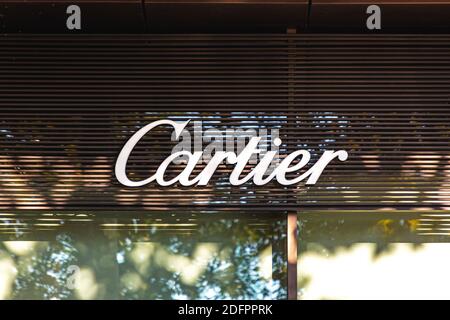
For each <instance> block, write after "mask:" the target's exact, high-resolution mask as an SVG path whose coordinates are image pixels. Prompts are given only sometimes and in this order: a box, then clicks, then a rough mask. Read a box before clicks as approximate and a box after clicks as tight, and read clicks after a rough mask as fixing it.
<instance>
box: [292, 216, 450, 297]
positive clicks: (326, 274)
mask: <svg viewBox="0 0 450 320" xmlns="http://www.w3.org/2000/svg"><path fill="white" fill-rule="evenodd" d="M298 217H299V234H300V237H299V247H298V248H299V249H298V298H299V299H449V298H450V291H449V290H448V288H449V286H450V274H449V272H448V270H450V260H449V259H448V257H449V256H450V237H449V236H450V228H449V221H450V219H449V218H450V211H445V210H431V209H422V210H418V209H417V210H394V209H389V208H387V209H384V210H381V209H380V210H347V211H346V210H328V211H324V210H322V211H320V210H317V211H308V212H302V213H300V214H299V215H298Z"/></svg>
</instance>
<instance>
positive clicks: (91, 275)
mask: <svg viewBox="0 0 450 320" xmlns="http://www.w3.org/2000/svg"><path fill="white" fill-rule="evenodd" d="M449 40H450V39H449V37H448V36H447V35H445V34H441V35H421V36H419V35H413V34H401V35H400V34H379V35H366V34H353V35H336V34H334V35H326V34H300V33H286V34H269V33H263V34H208V35H194V34H191V33H190V34H150V35H149V34H134V35H131V36H130V35H70V36H67V35H43V34H41V35H38V34H33V35H20V34H10V35H8V36H5V37H2V38H1V39H0V47H1V65H0V68H1V73H0V92H1V93H0V122H1V127H0V144H1V146H2V147H1V149H2V152H1V154H0V176H1V179H0V210H1V211H0V270H1V272H0V284H1V285H0V298H2V299H21V298H25V299H287V298H291V299H296V298H299V299H301V298H305V299H308V298H311V299H314V298H341V297H344V298H345V297H352V294H351V290H361V288H360V287H354V288H353V289H351V286H350V285H349V287H350V289H348V290H347V289H345V288H344V287H345V282H344V281H347V284H349V283H350V282H352V281H353V282H357V281H358V282H359V281H363V279H364V278H365V277H366V276H367V277H369V276H370V277H374V278H376V279H382V278H383V275H384V276H385V277H386V270H388V269H389V268H390V267H387V266H388V265H389V266H392V265H395V264H396V263H397V265H398V261H397V260H395V259H397V258H399V257H401V255H402V254H405V252H408V255H407V257H409V258H411V257H417V259H419V258H420V257H422V258H420V259H419V260H420V261H422V263H429V264H430V265H422V269H421V270H422V272H424V273H428V272H431V269H429V268H431V267H432V265H436V264H439V263H440V262H444V261H439V259H437V260H436V257H437V256H439V255H441V254H442V255H445V254H446V253H449V251H450V249H449V246H448V243H449V238H448V236H449V232H448V230H449V229H448V217H449V215H450V209H449V208H450V192H449V190H450V189H449V188H450V180H449V179H450V178H449V174H450V173H449V172H450V145H449V133H450V127H449V121H448V120H449V118H450V108H449V95H448V90H449V86H450V69H449V66H450V58H449V57H450V46H449V43H450V42H449ZM162 119H168V120H172V121H176V122H184V121H188V120H189V124H188V125H187V127H186V128H188V129H189V130H194V129H195V128H194V126H195V124H196V123H198V122H199V121H201V124H202V129H201V132H203V133H204V135H203V136H202V137H200V141H199V140H197V142H200V145H201V148H202V150H203V151H204V150H205V149H207V148H208V146H209V147H211V143H216V144H223V145H224V146H225V145H226V142H227V141H228V140H227V139H228V136H226V132H227V130H234V131H233V132H237V136H235V137H244V140H243V141H244V142H245V143H247V142H248V139H247V138H248V136H246V134H247V133H248V132H261V131H262V132H263V133H264V134H263V137H264V138H265V140H264V139H263V141H262V142H261V144H263V145H266V146H273V145H272V143H273V141H274V140H273V139H274V137H275V134H276V137H278V138H279V139H281V141H282V143H281V145H280V146H279V149H278V150H279V154H280V155H281V158H284V157H286V156H287V155H288V154H290V153H292V152H294V151H295V150H307V151H308V152H309V153H310V155H311V161H310V163H308V165H307V166H306V167H305V168H306V169H307V168H310V167H311V166H312V165H313V164H314V163H315V162H317V161H318V160H319V158H320V157H321V155H322V154H323V153H324V152H325V151H326V150H335V151H337V150H345V151H346V152H347V153H348V158H347V159H346V160H345V161H337V160H336V161H331V162H330V163H329V164H328V165H327V166H326V168H325V169H324V170H323V172H322V174H321V175H320V178H319V179H318V181H317V183H315V184H312V185H308V184H306V181H305V180H302V181H299V182H298V183H295V184H292V185H283V184H282V183H279V181H276V180H272V181H269V182H267V183H265V184H264V185H256V184H255V183H254V181H253V180H250V181H247V182H245V183H242V184H239V185H233V184H232V183H230V179H229V176H230V173H231V171H232V169H233V168H232V166H230V165H229V164H225V163H222V164H221V165H219V166H218V167H217V169H216V170H215V171H214V174H213V175H212V176H211V179H210V180H209V181H208V183H207V184H205V185H191V186H184V185H181V184H180V183H179V182H175V183H173V184H171V185H168V186H161V185H159V184H158V183H155V182H154V181H153V182H151V183H149V184H146V185H143V186H139V187H127V186H124V185H123V184H121V183H120V182H119V181H118V179H117V176H116V175H115V171H114V170H115V166H116V165H117V158H118V156H119V153H120V151H121V150H122V148H123V147H124V145H125V144H126V142H127V141H129V139H130V137H132V136H133V134H135V133H136V132H137V131H138V130H140V129H142V128H143V127H145V126H146V125H148V124H150V123H152V122H154V121H158V120H162ZM172 131H173V128H170V127H168V126H160V127H157V128H155V129H153V130H152V132H151V133H149V134H147V135H145V136H144V137H143V138H142V139H141V140H140V141H139V143H138V144H137V145H136V146H135V148H134V149H133V152H132V154H131V155H130V158H129V159H128V163H127V174H128V177H129V178H130V180H133V181H139V180H143V179H146V178H148V177H149V176H150V175H152V174H153V173H154V172H155V171H156V170H157V168H158V167H159V165H160V164H161V163H162V162H163V161H164V159H166V158H167V157H168V156H169V155H170V154H171V152H172V151H173V148H174V146H175V145H176V143H177V142H174V141H173V139H171V138H172ZM223 133H224V134H223ZM222 134H223V135H222ZM246 139H247V140H246ZM236 141H237V140H236ZM192 142H193V143H194V141H192ZM232 143H235V141H234V140H233V141H232ZM236 143H237V142H236ZM269 149H270V147H269ZM205 165H206V163H205V164H201V165H199V166H197V167H195V168H194V169H193V175H197V174H199V173H200V172H201V170H202V169H203V168H204V167H205ZM184 167H185V163H179V164H176V165H172V166H170V168H168V169H167V170H166V172H165V174H166V178H167V179H170V178H173V177H176V176H177V175H178V174H179V173H180V172H181V171H182V170H183V168H184ZM251 169H252V166H251V165H250V166H246V167H245V169H244V170H243V174H248V173H249V172H250V171H251ZM303 172H304V171H303ZM301 173H302V172H292V173H289V174H288V176H289V177H290V178H295V177H297V176H298V175H299V174H301ZM430 250H431V251H433V250H434V251H433V252H435V253H436V254H435V256H434V257H435V258H434V259H435V260H428V261H427V262H424V259H425V258H423V257H425V256H426V255H425V253H426V252H430ZM389 254H391V257H389ZM358 255H359V257H360V258H359V260H357V261H358V262H355V261H356V260H352V259H353V258H354V257H356V256H358ZM361 255H362V256H363V258H361ZM366 255H369V256H370V257H366ZM366 258H367V261H369V262H367V265H362V264H360V262H361V261H366V260H364V259H366ZM376 259H381V260H379V261H382V264H383V267H379V266H378V265H377V266H376V267H375V264H376V263H375V262H374V261H375V260H376ZM383 259H385V260H383ZM386 259H387V260H386ZM389 259H390V260H389ZM399 259H400V258H399ZM415 259H416V258H411V259H410V260H408V263H409V265H407V266H401V268H408V269H409V270H410V271H409V272H411V273H410V274H415V275H417V276H418V277H421V276H422V275H420V274H418V273H417V272H419V271H418V270H419V269H415V266H414V265H413V264H414V261H416V260H415ZM419 260H417V261H419ZM425 260H426V259H425ZM383 261H384V262H383ZM386 261H390V262H386ZM444 267H445V265H441V268H444ZM352 268H354V269H352ZM364 268H366V269H364ZM380 268H381V269H380ZM383 268H387V269H383ZM401 268H400V267H399V269H398V270H392V269H390V271H389V274H390V275H391V277H390V278H389V281H390V282H389V283H385V284H383V283H378V284H375V283H373V282H370V283H366V284H365V285H366V290H367V294H368V295H370V294H371V295H372V296H374V297H377V294H380V295H381V293H380V292H379V291H377V290H381V289H380V288H382V287H383V286H385V287H390V286H392V287H400V286H402V287H403V289H404V290H403V291H397V293H398V296H401V295H402V294H404V292H405V291H407V287H408V285H409V284H408V283H407V282H404V279H403V280H402V279H400V278H401V275H402V273H404V272H406V271H405V270H403V271H402V270H401ZM438 269H439V268H438ZM439 270H440V269H439ZM361 273H362V274H361ZM394 274H395V276H394ZM406 274H407V275H409V273H407V272H406ZM407 275H405V277H406V276H407ZM352 277H353V278H352ZM359 277H360V278H359ZM436 277H437V278H439V277H440V278H441V280H442V281H443V283H447V282H446V281H447V280H446V278H445V275H444V274H443V273H439V272H437V274H436ZM339 279H341V280H342V282H339ZM395 279H396V280H395ZM381 281H382V280H381ZM386 281H388V280H386ZM395 281H399V282H398V283H396V282H395ZM405 281H406V280H405ZM362 285H364V284H362ZM371 286H372V287H371ZM429 288H430V286H429V285H428V284H423V288H422V289H418V290H416V291H414V290H413V292H415V293H416V296H420V294H421V292H420V290H424V291H423V292H422V293H425V292H426V290H428V289H429ZM349 290H350V291H349ZM394 291H395V290H394ZM349 292H350V293H349ZM360 293H361V292H360ZM369 293H370V294H369ZM384 294H386V293H384ZM362 295H363V296H364V294H362ZM394 295H395V294H394Z"/></svg>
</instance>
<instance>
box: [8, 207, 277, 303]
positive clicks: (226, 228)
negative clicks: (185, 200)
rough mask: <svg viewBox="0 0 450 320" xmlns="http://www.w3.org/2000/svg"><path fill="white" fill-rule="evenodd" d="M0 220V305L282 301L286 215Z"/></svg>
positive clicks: (63, 217) (155, 215) (245, 214)
mask: <svg viewBox="0 0 450 320" xmlns="http://www.w3.org/2000/svg"><path fill="white" fill-rule="evenodd" d="M135 216H136V215H135V214H133V215H130V216H125V217H123V216H120V215H118V214H115V215H114V217H112V216H110V217H99V216H94V215H92V216H89V215H83V217H82V218H80V217H79V216H77V215H72V216H67V215H66V216H64V215H58V214H55V215H53V216H52V219H53V220H54V221H53V222H52V223H50V224H43V223H41V220H42V217H32V218H27V219H22V220H17V219H16V217H14V220H12V219H10V220H8V219H9V218H8V219H4V220H2V224H3V226H2V232H1V240H2V242H0V277H1V279H0V283H1V284H0V298H2V299H284V298H286V257H285V250H284V248H285V241H286V235H285V229H286V228H285V218H284V216H283V215H282V214H277V215H273V214H264V213H260V214H255V213H245V212H240V213H230V214H228V215H227V214H218V213H215V212H203V213H200V212H197V213H191V212H184V213H183V212H180V213H173V214H171V213H168V212H163V213H157V214H145V215H143V217H142V218H139V219H137V218H134V217H135Z"/></svg>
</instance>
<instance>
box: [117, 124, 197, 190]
mask: <svg viewBox="0 0 450 320" xmlns="http://www.w3.org/2000/svg"><path fill="white" fill-rule="evenodd" d="M189 121H190V120H188V121H185V122H175V121H172V120H158V121H155V122H152V123H150V124H148V125H146V126H145V127H143V128H141V129H139V130H138V131H136V133H135V134H134V135H133V136H132V137H131V138H130V139H129V140H128V141H127V143H125V145H124V146H123V148H122V150H121V151H120V153H119V156H118V157H117V161H116V166H115V175H116V179H117V180H118V181H119V182H120V183H121V184H123V185H124V186H127V187H141V186H143V185H146V184H148V183H150V182H152V181H153V180H155V176H154V175H152V176H151V177H149V178H147V179H144V180H141V181H131V180H130V179H128V177H127V173H126V169H127V162H128V158H129V156H130V154H131V152H132V151H133V149H134V147H135V146H136V144H137V143H138V142H139V140H141V139H142V137H143V136H144V135H146V134H147V132H149V131H150V130H152V129H153V128H155V127H157V126H160V125H164V124H165V125H169V126H172V127H173V128H174V129H175V138H176V139H178V138H179V136H180V134H181V132H182V131H183V129H184V128H185V127H186V125H187V124H188V123H189Z"/></svg>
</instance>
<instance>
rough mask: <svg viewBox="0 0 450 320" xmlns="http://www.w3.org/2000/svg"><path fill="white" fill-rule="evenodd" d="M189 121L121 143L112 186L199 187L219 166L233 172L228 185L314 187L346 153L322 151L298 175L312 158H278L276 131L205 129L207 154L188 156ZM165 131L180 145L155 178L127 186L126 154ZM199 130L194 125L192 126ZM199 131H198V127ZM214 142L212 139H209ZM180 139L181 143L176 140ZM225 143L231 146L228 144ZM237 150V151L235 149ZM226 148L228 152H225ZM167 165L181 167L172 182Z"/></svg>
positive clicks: (303, 154) (301, 154) (300, 153)
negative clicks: (115, 183) (144, 139)
mask: <svg viewBox="0 0 450 320" xmlns="http://www.w3.org/2000/svg"><path fill="white" fill-rule="evenodd" d="M190 121H191V120H188V121H184V122H176V121H172V120H167V119H166V120H158V121H155V122H152V123H150V124H148V125H146V126H144V127H143V128H141V129H139V130H138V131H137V132H135V133H134V134H133V135H132V136H131V138H130V139H129V140H128V141H127V142H126V143H125V145H124V146H123V148H122V150H121V151H120V153H119V156H118V158H117V161H116V165H115V175H116V178H117V180H118V181H119V182H120V183H121V184H122V185H124V186H127V187H141V186H144V185H147V184H149V183H153V182H155V183H157V184H158V185H160V186H170V185H172V184H175V183H180V184H181V185H183V186H194V185H199V186H204V185H207V184H208V182H209V181H210V179H211V177H212V176H213V175H214V173H215V171H216V170H217V168H218V166H219V165H221V164H223V163H226V165H229V166H233V170H232V171H231V174H230V175H229V177H228V179H229V182H230V184H231V185H234V186H239V185H242V184H243V183H246V182H249V181H250V182H252V183H254V184H255V185H258V186H261V185H265V184H267V183H268V182H270V181H271V180H274V179H275V180H276V181H277V182H278V183H280V184H281V185H292V184H296V183H298V182H300V181H302V180H306V184H308V185H313V184H315V183H316V182H317V181H318V179H319V178H320V176H321V175H322V173H323V171H324V170H325V168H326V166H327V165H328V164H329V163H330V162H331V161H333V160H334V159H336V158H337V159H338V160H340V161H345V160H347V158H348V153H347V151H345V150H338V151H335V150H325V151H323V153H322V155H321V157H320V158H319V159H318V161H317V162H316V163H314V164H313V165H312V166H310V168H309V169H308V170H304V172H302V171H301V170H302V169H303V168H304V167H305V166H307V165H308V164H309V162H310V160H311V154H310V152H309V151H308V150H296V151H294V152H292V153H290V154H286V155H283V156H282V155H281V154H280V151H279V148H278V147H279V146H280V145H281V144H282V140H281V139H280V138H279V137H277V136H276V133H277V131H275V132H270V134H269V133H268V132H267V130H261V131H263V132H256V131H255V130H253V131H252V132H250V133H249V132H248V131H249V130H246V131H239V130H237V133H236V132H231V133H230V132H228V131H227V132H224V133H223V134H222V132H220V130H217V129H214V130H211V129H209V132H206V137H209V141H210V144H209V145H208V146H206V148H202V149H201V150H198V146H197V148H196V147H195V146H194V150H190V146H191V141H190V138H191V135H190V133H189V132H188V131H187V130H186V126H187V125H188V123H189V122H190ZM163 125H166V126H170V127H172V128H173V134H172V140H174V141H178V142H179V144H178V145H177V146H176V147H175V148H174V149H173V150H172V153H171V154H168V155H167V158H165V160H164V161H162V162H161V164H160V165H159V167H158V169H157V170H156V172H154V173H153V174H152V175H151V176H149V177H148V178H146V179H143V180H140V181H133V180H130V179H129V178H128V176H127V173H126V169H127V162H128V158H129V157H130V154H131V153H132V151H133V149H134V148H135V146H136V145H137V144H138V142H139V141H140V140H141V139H142V137H144V136H145V135H146V134H151V132H150V131H151V130H152V129H153V128H155V127H157V126H163ZM195 127H197V128H198V127H199V125H195V126H194V128H195ZM200 127H201V126H200ZM197 134H202V135H205V133H204V132H203V130H196V132H194V141H204V139H203V137H201V138H200V139H196V138H195V135H197ZM212 137H214V138H212ZM240 137H241V138H242V137H244V138H247V139H244V141H246V143H245V144H242V143H239V141H238V142H237V143H236V144H235V143H234V141H232V140H234V139H239V138H240ZM268 137H270V141H271V148H270V150H269V148H268V147H267V143H264V144H263V143H261V142H262V141H267V140H268V139H267V138H268ZM180 138H181V140H180ZM230 141H231V142H232V143H230ZM236 145H237V146H238V147H239V146H241V148H240V149H241V150H239V148H237V149H238V150H236V148H235V146H236ZM229 146H231V148H229ZM172 163H176V164H179V165H180V164H182V165H183V170H182V171H181V173H180V174H178V175H177V176H176V177H175V178H172V179H170V180H166V179H165V177H164V175H165V172H166V170H167V168H168V167H169V165H171V164H172ZM200 163H204V168H203V170H201V171H200V173H199V174H198V175H196V176H192V173H193V170H194V168H195V167H196V166H197V165H199V164H200ZM249 164H254V165H253V169H252V170H251V171H250V172H249V173H247V174H246V175H244V176H242V175H243V172H244V168H246V167H247V166H248V165H249ZM297 171H298V172H299V175H296V176H295V177H294V178H288V177H287V176H286V174H287V173H290V172H297Z"/></svg>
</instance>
